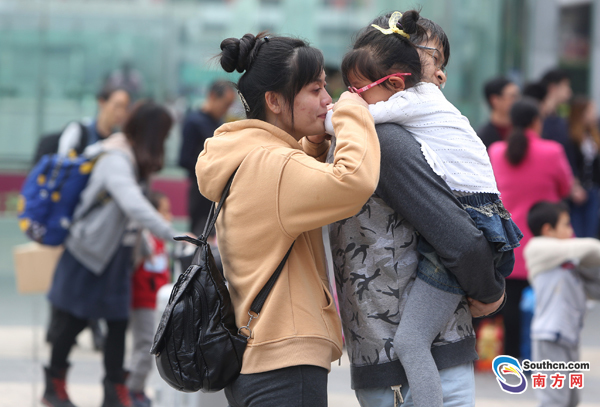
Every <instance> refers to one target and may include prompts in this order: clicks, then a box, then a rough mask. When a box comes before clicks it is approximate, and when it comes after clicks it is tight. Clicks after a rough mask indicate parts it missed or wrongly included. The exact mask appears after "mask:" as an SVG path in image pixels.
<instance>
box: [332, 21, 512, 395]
mask: <svg viewBox="0 0 600 407" xmlns="http://www.w3.org/2000/svg"><path fill="white" fill-rule="evenodd" d="M423 20H425V21H424V23H425V24H428V27H426V29H427V30H428V32H429V33H430V35H429V39H428V40H427V41H426V42H427V43H426V44H424V45H427V46H430V45H434V46H436V48H437V49H439V48H442V52H441V53H442V54H444V50H443V48H444V45H446V46H447V44H448V41H447V38H446V37H445V34H444V33H443V30H441V28H439V26H437V25H435V24H434V23H432V22H431V21H430V20H426V19H423ZM432 38H433V39H435V41H432V40H431V39H432ZM411 40H413V38H412V37H411ZM413 41H414V40H413ZM432 43H433V44H432ZM446 59H447V58H446ZM438 71H439V72H437V71H432V74H433V75H435V78H432V77H429V78H428V77H427V75H426V69H424V77H423V79H424V80H427V79H429V81H430V82H434V83H436V82H442V83H443V82H445V79H446V78H445V76H444V74H443V72H441V70H438ZM438 84H439V83H438ZM377 133H378V136H379V140H380V146H381V175H380V180H379V185H378V187H377V190H376V191H375V194H374V195H373V196H372V197H371V198H370V199H369V201H368V202H367V203H366V204H365V205H364V206H363V208H362V209H361V211H360V212H359V213H358V214H357V215H355V216H353V217H351V218H348V219H345V220H342V221H340V222H337V223H335V224H333V225H330V230H329V235H330V240H331V251H332V255H333V265H334V273H335V280H336V281H335V282H336V286H337V292H338V298H339V304H340V314H341V317H342V322H343V326H344V333H345V338H346V345H347V350H348V356H349V358H350V363H351V375H352V388H353V389H355V390H356V393H357V397H358V399H359V401H360V403H361V406H363V407H366V406H392V405H396V404H397V403H398V401H401V400H402V399H403V397H404V398H406V404H404V405H412V404H411V403H412V400H411V397H410V393H409V391H408V390H409V389H408V383H407V380H406V375H405V373H404V369H403V367H402V365H401V363H400V361H399V360H398V356H397V355H396V352H395V351H394V348H393V340H394V335H395V334H396V331H397V329H398V325H399V323H400V318H401V316H402V313H403V310H404V306H405V303H406V299H407V297H408V292H409V290H410V288H411V287H412V285H413V282H414V280H415V278H416V270H417V264H418V252H417V250H416V247H417V240H418V238H419V235H420V236H423V237H424V238H425V239H426V240H427V241H428V242H429V243H430V245H431V246H432V247H433V249H434V250H435V252H436V253H437V255H438V256H439V258H440V259H441V261H442V263H443V265H444V266H445V267H446V268H447V269H448V270H450V272H452V273H453V274H454V276H455V277H456V278H457V280H458V282H459V283H460V286H461V287H462V288H463V290H464V291H465V292H466V293H467V295H468V297H469V299H467V297H463V299H462V300H461V302H460V304H459V306H458V307H457V309H456V310H455V312H454V315H453V318H451V320H450V321H449V322H448V324H447V326H446V328H445V329H444V330H442V332H440V333H439V335H438V336H437V337H436V339H435V340H434V342H433V344H432V354H433V356H434V359H435V361H436V365H437V367H438V369H440V377H441V380H442V388H443V393H444V406H461V407H462V406H467V405H474V377H473V363H472V362H473V361H474V360H475V359H476V358H477V353H476V352H475V332H474V330H473V325H472V322H471V318H472V315H473V316H481V315H485V314H489V313H492V312H493V311H495V310H496V309H497V308H498V307H499V306H500V304H502V302H503V299H504V280H503V278H502V277H501V276H500V277H498V275H497V273H495V272H494V266H493V261H492V252H491V250H490V248H489V244H488V243H487V241H486V239H485V237H484V236H483V234H482V232H481V231H480V230H478V229H477V228H476V226H475V224H474V222H473V221H472V220H471V219H470V217H469V215H468V214H467V212H466V211H465V210H464V209H463V208H462V206H461V204H460V203H459V202H458V200H457V199H456V198H455V196H454V194H453V193H452V191H451V190H450V188H449V187H448V186H447V185H446V183H445V182H444V181H443V180H442V178H440V177H439V176H438V175H436V174H435V173H434V172H433V170H432V169H431V167H430V166H429V165H428V164H427V162H426V160H425V158H424V156H423V154H422V153H421V148H420V145H419V143H418V142H417V141H416V140H415V139H414V137H413V136H412V135H411V134H410V133H408V132H407V131H406V130H404V129H403V128H402V127H400V126H398V125H395V124H382V125H378V126H377ZM332 151H333V148H332ZM423 380H427V378H423Z"/></svg>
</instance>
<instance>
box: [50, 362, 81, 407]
mask: <svg viewBox="0 0 600 407" xmlns="http://www.w3.org/2000/svg"><path fill="white" fill-rule="evenodd" d="M67 369H68V368H64V369H56V368H52V367H50V368H48V367H44V374H45V376H46V390H45V391H44V396H43V397H42V404H44V405H45V406H48V407H76V406H75V404H73V403H71V400H69V396H68V394H67V388H66V381H65V379H66V377H67Z"/></svg>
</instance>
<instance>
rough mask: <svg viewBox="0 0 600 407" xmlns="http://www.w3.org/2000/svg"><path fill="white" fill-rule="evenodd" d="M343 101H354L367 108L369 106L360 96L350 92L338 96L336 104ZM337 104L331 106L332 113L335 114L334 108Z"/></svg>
mask: <svg viewBox="0 0 600 407" xmlns="http://www.w3.org/2000/svg"><path fill="white" fill-rule="evenodd" d="M344 99H350V100H354V101H356V102H358V103H360V104H361V105H362V106H364V107H366V108H368V107H369V104H368V103H367V102H365V100H364V99H363V98H361V97H360V95H358V94H356V93H351V92H348V91H346V92H344V93H342V94H341V95H340V98H339V99H338V103H339V102H341V101H342V100H344ZM338 103H336V104H335V105H334V106H333V111H334V112H335V108H336V107H337V106H338Z"/></svg>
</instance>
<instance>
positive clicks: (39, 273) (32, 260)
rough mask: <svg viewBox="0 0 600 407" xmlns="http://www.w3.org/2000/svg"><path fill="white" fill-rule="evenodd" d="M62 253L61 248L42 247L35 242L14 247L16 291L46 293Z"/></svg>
mask: <svg viewBox="0 0 600 407" xmlns="http://www.w3.org/2000/svg"><path fill="white" fill-rule="evenodd" d="M62 252H63V247H62V246H44V245H41V244H39V243H35V242H31V243H25V244H22V245H18V246H15V247H14V248H13V257H14V260H15V274H16V279H17V291H18V292H19V293H21V294H26V293H46V292H48V290H49V289H50V284H52V277H53V276H54V269H55V268H56V263H58V259H59V258H60V256H61V254H62Z"/></svg>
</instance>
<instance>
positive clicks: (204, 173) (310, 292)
mask: <svg viewBox="0 0 600 407" xmlns="http://www.w3.org/2000/svg"><path fill="white" fill-rule="evenodd" d="M334 110H335V113H334V115H333V125H334V128H335V131H336V135H337V137H338V138H337V147H336V151H335V161H334V163H333V164H325V163H323V162H320V161H318V160H317V159H315V158H313V157H321V158H323V159H324V156H325V154H326V152H327V148H328V143H323V144H322V145H315V144H312V143H310V142H307V141H306V140H302V142H303V145H304V151H303V145H301V144H300V143H299V142H298V141H296V140H295V139H294V138H293V137H292V136H291V135H289V134H288V133H286V132H284V131H283V130H281V129H279V128H278V127H275V126H273V125H271V124H269V123H266V122H264V121H261V120H242V121H238V122H234V123H228V124H225V125H223V126H221V127H219V128H218V129H217V130H216V131H215V135H214V137H212V138H210V139H208V140H207V141H206V143H205V145H204V150H203V151H202V153H200V156H199V157H198V162H197V165H196V174H197V176H198V186H199V187H200V192H201V193H202V195H204V196H205V197H207V198H208V199H210V200H212V201H215V202H216V201H218V200H219V199H220V197H221V193H222V192H223V188H224V187H225V184H226V183H227V181H228V179H229V177H230V176H231V174H233V172H234V171H235V170H236V168H238V167H239V170H238V172H237V174H236V175H235V177H234V180H233V184H232V186H231V191H230V194H229V196H228V198H227V200H226V202H225V204H224V205H223V209H222V211H221V214H220V215H219V219H218V221H217V239H218V244H219V251H220V253H221V256H222V261H223V266H224V270H225V277H226V278H227V280H228V282H229V290H230V293H231V299H232V301H233V305H234V308H235V314H236V323H237V325H238V326H244V325H246V324H247V322H248V311H249V309H250V305H251V303H252V301H253V300H254V298H255V297H256V295H257V294H258V292H259V291H260V290H261V289H262V287H263V286H264V285H265V283H266V282H267V280H268V279H269V277H271V275H272V274H273V272H274V271H275V269H276V268H277V266H278V265H279V263H280V262H281V260H282V258H283V257H284V255H285V253H286V252H287V251H288V249H289V247H290V245H291V244H292V242H294V240H295V241H296V243H295V245H294V248H293V249H292V252H291V253H290V256H289V258H288V261H287V263H286V264H285V267H284V268H283V271H282V273H281V275H280V276H279V279H278V280H277V283H276V284H275V286H274V287H273V290H272V291H271V293H270V295H269V297H268V298H267V300H266V302H265V305H264V307H263V309H262V312H261V314H260V316H259V318H258V319H256V320H254V321H252V324H251V329H252V331H253V335H252V337H251V339H250V340H249V342H248V347H247V349H246V352H245V353H244V360H243V366H242V373H245V374H248V373H259V372H266V371H271V370H275V369H280V368H284V367H289V366H298V365H314V366H320V367H323V368H326V369H328V370H329V369H330V365H331V361H333V360H336V359H338V358H339V357H340V356H341V354H342V333H341V324H340V320H339V318H338V315H337V312H336V309H335V305H334V303H333V298H332V296H331V293H330V291H329V282H328V279H327V273H326V270H325V254H324V249H323V239H322V235H321V229H320V228H321V226H324V225H327V224H330V223H333V222H335V221H338V220H341V219H345V218H348V217H350V216H353V215H355V214H356V213H357V212H358V211H359V210H360V209H361V207H362V206H363V205H364V203H365V202H366V201H367V200H368V199H369V197H370V196H371V195H372V194H373V192H374V191H375V188H376V186H377V183H378V180H379V158H380V153H379V142H378V139H377V134H376V133H375V126H374V123H373V118H372V117H371V115H370V114H369V111H368V110H367V109H366V108H365V107H362V106H360V105H359V104H358V103H357V102H355V101H352V100H343V101H341V102H339V103H338V104H337V105H336V107H335V109H334ZM305 151H306V152H305ZM307 153H308V154H307ZM309 154H310V155H309Z"/></svg>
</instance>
